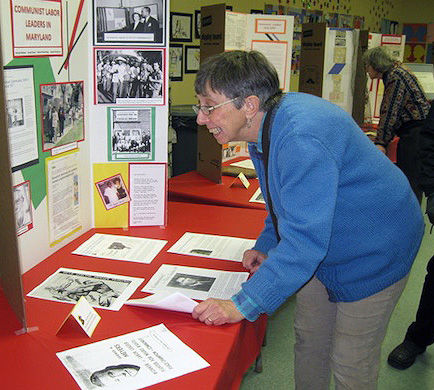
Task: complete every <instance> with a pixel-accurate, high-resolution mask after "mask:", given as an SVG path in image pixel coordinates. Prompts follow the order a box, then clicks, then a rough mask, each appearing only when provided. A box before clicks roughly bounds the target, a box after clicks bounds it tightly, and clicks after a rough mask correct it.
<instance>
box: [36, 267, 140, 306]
mask: <svg viewBox="0 0 434 390" xmlns="http://www.w3.org/2000/svg"><path fill="white" fill-rule="evenodd" d="M142 281H143V279H141V278H133V277H130V276H123V275H114V274H106V273H100V272H91V271H83V270H76V269H70V268H59V269H58V270H57V271H56V272H55V273H53V274H52V275H51V276H49V277H48V278H47V279H45V280H44V281H43V282H42V283H41V284H40V285H39V286H37V287H35V288H34V289H33V290H32V291H31V292H29V293H28V294H27V295H28V296H29V297H34V298H40V299H47V300H50V301H58V302H64V303H72V304H74V305H75V304H76V303H77V302H78V300H79V299H80V298H81V297H85V298H86V300H87V301H88V302H89V303H90V305H91V306H93V307H96V308H100V309H108V310H116V311H117V310H119V309H120V308H121V307H122V305H123V304H124V303H125V302H126V301H127V300H128V299H129V298H130V296H131V295H132V293H133V292H134V291H135V290H136V289H137V287H138V286H139V285H140V284H141V283H142Z"/></svg>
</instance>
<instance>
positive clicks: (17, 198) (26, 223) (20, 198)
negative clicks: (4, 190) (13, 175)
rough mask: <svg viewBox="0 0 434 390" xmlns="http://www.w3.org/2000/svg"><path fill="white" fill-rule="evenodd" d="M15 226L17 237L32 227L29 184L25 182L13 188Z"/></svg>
mask: <svg viewBox="0 0 434 390" xmlns="http://www.w3.org/2000/svg"><path fill="white" fill-rule="evenodd" d="M13 196H14V211H15V225H16V231H17V235H18V236H19V235H21V234H23V233H25V232H28V231H29V230H30V229H31V228H32V227H33V217H32V198H31V191H30V182H29V181H25V182H23V183H20V184H17V185H16V186H14V187H13Z"/></svg>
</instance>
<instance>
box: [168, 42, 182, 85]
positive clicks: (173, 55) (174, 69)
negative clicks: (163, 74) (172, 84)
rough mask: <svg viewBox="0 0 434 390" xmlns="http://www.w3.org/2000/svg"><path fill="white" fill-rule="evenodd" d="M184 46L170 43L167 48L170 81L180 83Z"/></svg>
mask: <svg viewBox="0 0 434 390" xmlns="http://www.w3.org/2000/svg"><path fill="white" fill-rule="evenodd" d="M183 58H184V45H182V44H181V43H171V44H170V48H169V77H170V81H182V68H183Z"/></svg>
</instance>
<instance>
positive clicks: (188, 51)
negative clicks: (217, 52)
mask: <svg viewBox="0 0 434 390" xmlns="http://www.w3.org/2000/svg"><path fill="white" fill-rule="evenodd" d="M199 65H200V46H185V73H196V72H197V71H198V70H199Z"/></svg>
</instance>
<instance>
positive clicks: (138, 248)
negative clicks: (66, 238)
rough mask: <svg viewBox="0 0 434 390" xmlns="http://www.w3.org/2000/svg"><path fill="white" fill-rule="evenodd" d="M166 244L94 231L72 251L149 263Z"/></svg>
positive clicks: (78, 253) (164, 242)
mask: <svg viewBox="0 0 434 390" xmlns="http://www.w3.org/2000/svg"><path fill="white" fill-rule="evenodd" d="M166 244H167V241H164V240H156V239H151V238H142V237H130V236H117V235H113V234H100V233H95V234H94V235H93V236H92V237H91V238H89V239H88V240H87V241H86V242H84V243H83V244H81V245H80V246H79V247H78V248H77V249H76V250H75V251H73V252H72V253H73V254H75V255H83V256H92V257H102V258H104V259H113V260H125V261H135V262H137V263H144V264H149V263H150V262H151V261H152V260H154V258H155V256H157V255H158V253H159V252H160V251H161V249H163V247H164V245H166Z"/></svg>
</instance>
